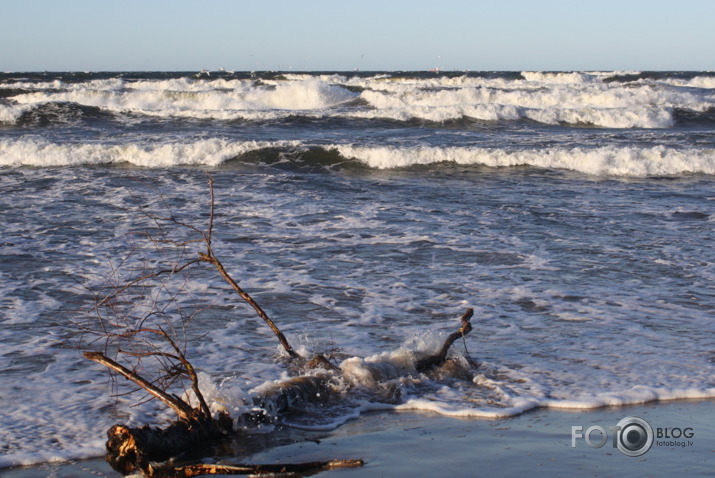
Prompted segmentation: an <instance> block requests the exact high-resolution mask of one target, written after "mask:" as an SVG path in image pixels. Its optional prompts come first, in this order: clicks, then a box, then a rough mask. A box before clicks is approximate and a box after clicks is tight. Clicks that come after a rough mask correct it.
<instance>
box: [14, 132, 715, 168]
mask: <svg viewBox="0 0 715 478" xmlns="http://www.w3.org/2000/svg"><path fill="white" fill-rule="evenodd" d="M256 151H267V153H266V155H264V156H263V157H262V158H261V159H258V162H264V163H265V164H276V163H277V162H281V163H284V162H288V163H290V162H291V161H292V162H293V163H294V167H296V168H302V167H305V166H306V165H310V166H318V167H321V166H323V167H330V168H333V167H335V166H336V165H337V164H341V163H343V162H345V161H356V162H357V163H359V164H362V165H364V166H366V167H368V168H373V169H397V168H413V167H418V166H425V165H438V164H440V163H451V164H457V165H466V166H486V167H495V168H505V167H515V166H529V167H535V168H543V169H563V170H569V171H576V172H580V173H584V174H589V175H594V176H622V177H647V176H677V175H683V174H707V175H715V150H712V149H676V148H667V147H663V146H654V147H649V148H639V147H635V146H633V147H615V146H606V147H600V148H583V147H575V148H544V149H514V150H510V149H503V148H494V149H489V148H479V147H432V146H402V147H397V146H369V145H354V144H328V145H316V144H308V143H304V142H301V141H298V140H295V141H228V140H225V139H218V138H214V139H201V140H196V141H190V142H185V143H178V142H175V143H158V144H154V143H152V144H97V143H83V144H55V143H51V142H48V141H45V140H43V139H35V138H33V139H27V138H26V139H21V140H15V141H8V140H5V141H3V142H0V166H4V167H21V166H34V167H57V166H77V165H112V164H123V163H125V164H131V165H134V166H139V167H148V168H165V167H174V166H209V167H215V166H219V165H221V164H224V163H226V162H227V161H229V160H235V161H237V162H238V163H240V162H241V161H242V160H247V161H252V162H255V161H256V158H255V157H253V156H251V157H250V158H249V157H248V156H247V155H249V154H251V153H254V152H256ZM331 152H336V153H337V154H338V155H339V157H334V155H331ZM340 158H342V160H341V159H340Z"/></svg>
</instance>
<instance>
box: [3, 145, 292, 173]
mask: <svg viewBox="0 0 715 478" xmlns="http://www.w3.org/2000/svg"><path fill="white" fill-rule="evenodd" d="M299 145H300V143H299V142H295V141H277V142H266V141H246V142H230V141H226V140H221V139H206V140H198V141H195V142H190V143H169V144H147V145H140V144H124V145H122V144H119V145H107V144H94V143H85V144H55V143H50V142H48V141H44V140H41V139H30V140H27V139H24V140H19V141H4V142H1V143H0V166H5V167H19V166H35V167H57V166H78V165H112V164H123V163H126V164H131V165H134V166H141V167H148V168H164V167H172V166H217V165H219V164H222V163H224V162H226V161H227V160H229V159H231V158H235V157H237V156H241V155H244V154H246V153H249V152H252V151H256V150H261V149H266V148H286V147H291V148H295V147H298V146H299Z"/></svg>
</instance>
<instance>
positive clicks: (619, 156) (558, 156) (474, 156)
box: [335, 145, 715, 177]
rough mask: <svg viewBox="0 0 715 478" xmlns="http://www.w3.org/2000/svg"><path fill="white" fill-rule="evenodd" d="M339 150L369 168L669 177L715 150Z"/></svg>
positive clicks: (704, 164)
mask: <svg viewBox="0 0 715 478" xmlns="http://www.w3.org/2000/svg"><path fill="white" fill-rule="evenodd" d="M335 149H337V150H338V151H339V152H340V154H342V155H343V156H345V157H348V158H356V159H359V160H360V161H363V162H364V163H366V164H367V165H369V166H370V167H373V168H380V169H389V168H405V167H410V166H415V165H424V164H433V163H439V162H452V163H455V164H471V165H484V166H490V167H510V166H534V167H537V168H555V169H567V170H571V171H578V172H582V173H586V174H593V175H598V176H604V175H612V176H626V177H643V176H669V175H679V174H683V173H701V174H715V150H692V151H690V150H677V149H670V148H665V147H660V146H656V147H652V148H636V147H631V148H615V147H603V148H594V149H584V148H572V149H568V148H550V149H546V150H514V151H508V150H502V149H497V150H493V149H484V148H456V147H452V148H429V147H416V148H394V147H393V148H391V147H357V146H344V145H336V146H335Z"/></svg>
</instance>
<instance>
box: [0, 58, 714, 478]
mask: <svg viewBox="0 0 715 478" xmlns="http://www.w3.org/2000/svg"><path fill="white" fill-rule="evenodd" d="M209 173H210V174H211V176H212V177H213V178H214V180H215V195H216V217H215V219H216V224H215V225H216V230H215V237H214V247H215V249H216V253H217V255H218V256H219V257H220V258H221V259H222V261H223V262H224V264H225V265H226V267H227V269H228V270H230V271H232V272H233V273H234V275H235V276H236V277H238V278H240V280H241V286H242V287H244V289H246V290H247V291H249V292H250V293H251V294H252V295H253V296H254V297H255V298H256V300H258V301H259V302H260V303H261V304H262V305H263V306H264V308H265V309H266V310H267V312H268V313H269V315H271V317H273V319H274V320H275V321H276V322H277V323H278V324H279V326H280V327H281V328H282V329H283V331H284V332H285V334H286V335H287V336H288V337H289V340H291V342H292V343H293V344H294V346H295V347H296V348H299V349H300V350H302V351H304V352H306V353H307V352H325V353H331V354H335V355H336V357H340V360H339V361H338V363H340V365H341V368H342V369H343V378H342V380H343V382H341V386H343V387H344V388H345V390H346V391H347V390H348V389H350V390H351V393H352V392H354V391H358V392H359V393H356V394H353V395H351V396H350V397H349V398H346V399H344V400H340V401H337V402H336V403H332V404H330V405H329V406H328V407H327V408H324V409H322V410H321V414H320V416H316V415H315V414H313V413H310V410H306V413H305V414H304V415H301V414H300V413H298V414H296V416H292V417H284V421H286V422H290V423H292V424H294V425H300V426H302V427H318V428H320V427H331V426H337V425H339V424H340V423H342V422H344V421H345V420H346V419H348V418H351V417H356V416H358V415H359V413H360V412H361V411H362V410H366V409H371V408H383V407H384V408H406V409H423V410H432V411H438V412H440V413H443V414H447V415H456V416H485V417H491V416H508V415H512V414H516V413H520V412H521V411H524V410H526V409H529V408H532V407H536V406H545V407H554V408H574V407H575V408H592V407H597V406H602V405H604V404H624V403H640V402H644V401H651V400H658V399H677V398H687V397H712V396H715V379H713V370H714V366H713V364H714V363H715V341H714V340H713V337H712V330H713V312H714V311H715V293H714V289H713V279H714V276H715V265H714V264H715V253H713V248H712V244H713V243H714V242H713V239H714V236H715V234H714V233H713V222H714V220H715V219H714V218H715V192H714V191H715V188H714V186H715V179H714V178H715V74H713V73H706V72H702V73H698V72H695V73H640V72H573V73H548V72H523V73H518V72H507V73H501V72H495V73H461V72H460V73H451V72H450V73H439V74H436V73H414V72H400V73H397V72H389V73H345V72H343V73H340V72H338V73H325V74H315V73H313V74H288V73H231V72H203V73H199V74H194V73H121V74H120V73H57V74H55V73H43V74H2V75H0V185H1V186H2V195H0V211H2V215H1V216H0V221H1V224H2V236H1V237H0V255H1V256H2V257H1V260H0V280H1V282H0V284H1V285H0V335H1V336H2V337H1V340H0V343H2V346H0V396H2V399H3V402H7V403H13V404H15V406H14V407H12V409H11V410H12V411H11V412H9V413H6V414H5V415H3V417H4V418H3V419H2V420H3V422H2V427H0V443H2V445H0V446H1V447H2V448H0V454H2V456H0V465H13V464H19V463H36V462H42V461H50V460H62V459H70V458H78V457H84V456H96V455H99V454H101V453H102V446H103V441H104V438H103V437H104V430H105V429H106V428H107V427H108V426H109V425H111V424H113V423H115V422H117V421H127V422H129V423H131V424H141V423H156V422H161V421H162V420H168V419H170V418H171V417H170V415H169V414H168V413H166V412H163V411H161V410H160V407H158V406H154V405H153V404H144V405H142V406H140V407H131V404H132V403H133V402H134V398H133V397H124V396H122V397H119V398H118V399H116V400H118V403H115V399H113V398H111V397H110V396H109V393H110V391H111V384H110V382H109V381H108V379H107V376H106V374H105V373H104V371H103V370H100V368H101V367H98V366H96V365H94V364H92V363H90V362H88V361H86V360H84V359H82V358H81V356H80V355H79V354H78V353H77V351H74V350H67V349H65V348H63V347H61V342H62V340H63V336H64V335H63V334H64V333H65V331H66V326H67V323H68V320H69V319H70V318H71V317H72V316H73V314H75V313H76V310H77V308H78V307H79V305H80V304H81V302H82V301H83V300H86V298H87V297H86V293H84V292H83V286H84V285H89V286H93V285H95V284H97V283H98V280H99V278H100V277H101V276H104V275H106V274H109V273H110V272H111V271H113V270H119V265H120V262H121V258H123V257H125V256H126V255H127V253H128V252H129V251H131V250H137V249H141V247H142V246H141V241H140V237H139V236H137V235H136V234H135V233H136V231H141V230H143V229H144V228H146V227H148V226H147V222H146V217H145V216H143V215H142V211H151V212H156V213H157V214H159V213H162V212H164V211H166V210H167V209H169V210H170V211H171V213H172V214H174V215H175V217H179V218H181V219H182V220H184V221H186V222H190V223H192V224H197V225H199V226H201V227H204V225H205V223H206V220H207V215H208V207H209V206H208V204H209V203H208V179H207V178H208V174H209ZM127 274H128V275H131V274H130V273H129V272H127ZM183 280H184V282H182V285H181V287H182V288H183V289H184V290H185V291H187V292H188V293H189V295H190V298H187V300H191V301H194V300H200V301H203V302H202V303H206V304H210V305H211V306H212V307H211V308H209V309H208V310H206V312H205V313H204V314H202V315H201V316H199V317H197V318H196V319H195V320H194V321H193V322H192V328H191V329H190V330H189V331H188V334H189V336H191V337H194V338H195V337H201V339H200V340H195V341H192V342H191V343H190V345H189V354H190V358H191V359H192V360H193V361H194V362H195V364H196V365H197V366H198V367H199V368H200V369H201V370H202V372H203V375H202V376H203V379H202V380H203V381H204V386H205V388H206V390H208V391H209V396H210V399H211V401H212V403H213V405H214V406H215V407H223V408H225V409H228V410H230V411H232V412H234V413H238V412H239V411H240V410H243V409H245V407H246V406H247V405H248V404H250V403H251V397H252V396H254V395H256V394H257V393H258V392H259V391H260V390H261V387H265V386H266V384H269V383H271V382H272V381H274V380H278V379H280V378H284V377H285V376H286V374H287V371H286V368H285V363H284V362H282V361H281V360H280V356H281V351H280V349H279V347H278V344H277V342H276V341H275V339H274V338H273V337H272V335H271V333H270V331H269V330H268V329H267V327H266V326H265V325H263V324H262V323H261V322H259V321H258V320H257V319H256V318H255V316H254V315H253V313H252V311H251V310H250V309H248V308H247V307H246V306H245V305H244V304H242V303H241V302H240V301H239V300H238V298H237V297H234V295H233V294H232V292H231V291H230V290H229V289H228V287H227V286H226V285H225V284H224V283H222V281H221V279H220V277H217V276H216V275H215V274H212V273H211V271H210V270H203V269H201V270H198V271H196V272H195V273H193V274H192V275H191V276H189V277H187V278H185V279H183ZM161 294H162V292H161V291H154V292H152V293H148V295H147V296H148V297H149V299H147V300H148V301H149V302H150V303H155V302H152V301H158V300H160V296H161ZM192 303H193V302H192ZM467 307H473V308H474V309H475V318H474V319H473V323H474V331H473V332H472V333H471V334H470V335H469V336H468V337H467V338H466V341H465V343H464V344H460V345H459V346H455V347H454V353H455V354H456V356H457V358H458V360H461V361H462V362H461V363H462V364H463V365H464V367H465V369H464V373H462V374H460V375H459V376H450V377H433V376H430V377H427V376H423V375H421V374H419V373H417V372H416V371H415V370H414V357H415V354H417V355H419V353H420V352H426V351H429V350H433V349H434V348H436V347H437V345H438V344H439V342H440V340H441V339H442V338H444V336H445V335H446V334H448V333H450V332H452V331H454V329H455V325H456V320H457V318H458V317H459V316H460V315H461V314H462V312H463V311H464V310H465V309H466V308H467ZM465 345H466V347H467V350H468V352H465ZM467 354H468V355H470V356H471V357H472V358H474V359H476V360H478V361H479V362H481V366H480V367H479V368H470V367H468V365H467V364H466V360H465V359H464V356H465V355H467ZM460 357H461V358H460ZM375 367H378V368H379V367H382V369H389V370H391V371H393V372H394V371H396V372H395V373H396V375H394V374H393V375H390V374H388V375H389V376H385V377H383V379H376V378H375V376H374V374H371V373H370V371H371V370H373V371H374V369H375ZM386 390H390V391H394V390H399V395H398V396H399V399H398V400H395V399H394V397H395V396H396V395H394V394H392V395H390V396H391V397H392V399H391V400H385V397H386V394H385V391H386ZM386 401H390V402H391V403H385V402H386Z"/></svg>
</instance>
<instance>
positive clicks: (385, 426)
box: [0, 399, 715, 478]
mask: <svg viewBox="0 0 715 478" xmlns="http://www.w3.org/2000/svg"><path fill="white" fill-rule="evenodd" d="M714 415H715V400H712V399H699V400H695V399H693V400H675V401H665V402H650V403H646V404H642V405H628V406H618V407H604V408H598V409H592V410H569V409H549V408H536V409H532V410H529V411H527V412H525V413H523V414H521V415H518V416H515V417H508V418H499V419H486V418H453V417H445V416H442V415H437V414H434V413H425V412H414V411H389V412H387V411H374V412H366V413H364V414H363V415H362V416H361V417H360V418H359V419H357V420H353V421H350V422H348V423H346V424H344V425H342V426H340V427H338V428H337V429H335V430H332V431H330V432H322V433H315V432H312V433H303V432H294V431H287V433H280V434H276V437H275V440H274V437H266V442H268V443H266V444H265V446H266V448H265V449H263V450H262V451H258V452H254V453H249V454H245V455H243V456H241V457H239V458H235V459H234V458H229V459H226V460H225V462H226V463H280V462H283V463H291V462H293V463H298V462H308V461H317V460H331V459H363V460H365V466H364V467H363V468H357V469H339V470H331V471H325V472H322V473H320V474H319V475H320V476H325V477H331V476H335V477H338V476H340V477H344V478H348V477H368V476H370V477H374V476H388V477H389V476H404V475H407V474H409V475H410V476H411V477H414V478H419V477H433V476H437V475H441V476H445V475H452V476H474V475H475V474H476V475H484V476H514V475H517V474H521V473H524V474H528V475H529V476H531V477H534V478H538V477H553V476H571V475H573V474H581V473H587V474H588V475H589V476H614V475H634V476H664V475H668V474H676V473H677V474H685V475H687V476H709V475H711V473H712V464H713V462H714V461H715V425H714V424H713V423H712V417H713V416H714ZM624 417H639V418H642V419H644V420H646V421H647V422H648V423H649V424H650V425H651V427H652V428H653V430H654V432H653V433H654V440H653V444H652V447H651V448H650V449H649V450H648V451H647V452H646V453H644V454H642V455H640V456H635V457H632V456H627V455H625V454H624V453H623V452H621V451H620V450H619V449H618V448H615V447H614V446H613V443H612V436H611V432H610V431H608V430H609V427H612V426H614V425H616V424H617V423H618V422H619V421H620V420H621V419H623V418H624ZM572 427H581V428H580V431H581V433H582V434H583V433H585V432H586V431H587V430H589V429H590V428H592V427H601V428H603V429H604V430H606V433H607V435H608V436H607V438H608V440H607V442H606V443H604V444H603V446H601V447H599V448H593V447H591V446H589V444H588V443H587V442H586V440H585V438H580V437H578V436H576V437H574V435H573V434H572ZM687 429H689V430H687ZM658 433H660V434H661V435H662V436H661V437H660V438H658V437H656V436H655V435H656V434H658ZM576 434H578V431H577V432H576ZM685 435H690V436H687V437H686V436H685ZM590 440H591V442H592V443H594V444H595V445H598V444H599V442H600V441H602V440H601V435H600V431H599V430H598V429H597V428H594V431H592V433H591V434H590ZM572 444H575V447H574V446H572ZM45 476H53V477H58V478H62V477H80V478H81V477H90V476H91V477H97V476H105V477H119V476H121V475H120V474H119V473H116V472H114V471H113V470H111V468H110V467H109V465H108V464H107V463H106V462H105V461H104V459H103V458H101V457H98V458H92V459H87V460H77V461H72V462H62V463H45V464H39V465H34V466H24V467H14V468H5V469H0V477H2V478H37V477H45Z"/></svg>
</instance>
